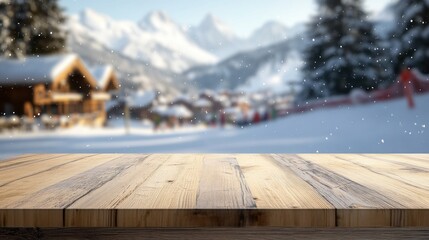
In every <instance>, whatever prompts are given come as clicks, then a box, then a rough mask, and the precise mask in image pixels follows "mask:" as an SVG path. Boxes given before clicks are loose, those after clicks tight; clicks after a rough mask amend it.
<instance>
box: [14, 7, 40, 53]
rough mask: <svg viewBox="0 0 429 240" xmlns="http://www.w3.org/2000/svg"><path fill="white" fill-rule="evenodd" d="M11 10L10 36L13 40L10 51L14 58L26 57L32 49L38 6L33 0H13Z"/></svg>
mask: <svg viewBox="0 0 429 240" xmlns="http://www.w3.org/2000/svg"><path fill="white" fill-rule="evenodd" d="M11 8H12V11H13V14H12V16H11V20H10V21H11V23H10V26H9V34H10V37H11V39H12V40H11V43H10V44H9V47H8V49H9V51H10V53H11V56H12V57H18V58H19V57H24V56H25V55H27V54H28V52H29V48H30V39H31V35H32V28H31V26H32V24H33V18H32V17H33V14H34V12H35V11H36V5H35V2H34V1H33V0H12V1H11Z"/></svg>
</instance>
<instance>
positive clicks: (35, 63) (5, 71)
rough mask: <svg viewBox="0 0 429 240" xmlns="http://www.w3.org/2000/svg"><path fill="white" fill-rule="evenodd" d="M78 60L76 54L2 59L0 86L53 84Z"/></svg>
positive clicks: (0, 60)
mask: <svg viewBox="0 0 429 240" xmlns="http://www.w3.org/2000/svg"><path fill="white" fill-rule="evenodd" d="M77 59H78V56H77V55H75V54H61V55H51V56H41V57H26V58H23V59H6V58H0V84H37V83H51V82H53V81H54V80H55V79H56V78H57V77H58V76H59V75H60V74H62V73H63V72H64V71H65V70H66V69H67V68H68V67H69V66H70V65H71V64H73V62H75V61H76V60H77Z"/></svg>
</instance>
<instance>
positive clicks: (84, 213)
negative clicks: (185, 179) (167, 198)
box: [65, 154, 174, 227]
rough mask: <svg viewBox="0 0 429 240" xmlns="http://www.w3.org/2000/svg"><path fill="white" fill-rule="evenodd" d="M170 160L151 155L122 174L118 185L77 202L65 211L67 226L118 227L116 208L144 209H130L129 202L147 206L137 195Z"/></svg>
mask: <svg viewBox="0 0 429 240" xmlns="http://www.w3.org/2000/svg"><path fill="white" fill-rule="evenodd" d="M170 158H171V156H170V155H166V154H163V155H161V154H154V155H150V156H148V157H147V158H146V159H145V161H142V162H139V163H137V164H136V165H133V166H131V167H129V168H127V169H126V170H124V171H123V172H121V173H120V174H119V175H118V176H117V177H116V178H115V181H110V182H107V183H106V184H104V185H103V186H102V187H100V188H97V189H95V190H94V191H92V192H90V193H88V194H87V195H85V196H84V197H82V198H80V199H78V200H77V201H76V202H74V203H73V204H72V205H70V206H69V207H68V208H67V209H66V211H65V214H66V217H65V220H66V222H65V226H67V227H79V226H85V227H115V226H116V225H117V211H118V210H117V208H125V207H129V208H134V209H138V208H141V207H143V206H137V205H134V204H130V205H127V204H128V202H127V201H128V200H129V199H130V198H131V199H133V201H135V202H137V203H139V202H140V203H141V202H143V203H145V201H144V200H143V201H142V199H141V198H140V196H137V197H136V196H135V195H136V194H135V193H136V192H138V191H141V187H142V185H143V184H144V183H145V182H146V180H147V179H148V178H150V177H151V176H153V175H154V174H155V172H157V170H158V169H159V168H161V166H162V165H163V164H164V163H165V162H166V161H167V160H169V159H170ZM169 184H170V183H169ZM173 193H174V191H173ZM169 194H172V192H169ZM172 196H174V194H172ZM139 200H140V201H139ZM124 201H125V203H124ZM112 219H113V220H112ZM127 221H131V219H127ZM120 224H121V222H120Z"/></svg>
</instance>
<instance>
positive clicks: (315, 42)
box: [303, 0, 382, 98]
mask: <svg viewBox="0 0 429 240" xmlns="http://www.w3.org/2000/svg"><path fill="white" fill-rule="evenodd" d="M317 2H318V4H319V11H318V12H319V14H318V15H317V16H315V17H313V19H312V21H311V23H310V24H309V26H308V33H307V35H308V37H309V39H310V46H309V47H308V49H307V50H306V51H305V53H304V59H305V63H306V64H305V65H304V67H303V73H304V76H305V85H304V95H305V96H304V97H305V98H318V97H325V96H330V95H337V94H348V93H350V92H351V90H352V89H354V88H361V89H364V90H372V89H374V88H375V87H376V86H377V84H378V82H379V81H381V80H382V79H381V72H382V67H381V65H380V63H379V61H381V58H382V56H381V52H380V50H379V49H378V47H377V38H376V36H375V34H374V33H373V24H372V23H371V22H369V21H368V20H367V14H366V13H365V11H364V10H363V6H362V5H363V3H362V0H353V1H352V0H318V1H317Z"/></svg>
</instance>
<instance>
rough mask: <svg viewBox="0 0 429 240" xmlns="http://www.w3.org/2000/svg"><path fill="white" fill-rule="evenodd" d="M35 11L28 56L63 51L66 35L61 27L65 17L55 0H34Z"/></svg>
mask: <svg viewBox="0 0 429 240" xmlns="http://www.w3.org/2000/svg"><path fill="white" fill-rule="evenodd" d="M35 2H36V6H37V10H36V14H35V15H33V31H32V37H31V41H30V46H31V48H30V51H29V54H33V55H37V54H50V53H57V52H62V51H64V49H65V44H66V33H65V31H64V28H63V27H62V25H63V24H64V21H65V17H64V15H63V12H62V9H61V8H60V7H59V5H58V3H57V0H35Z"/></svg>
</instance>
